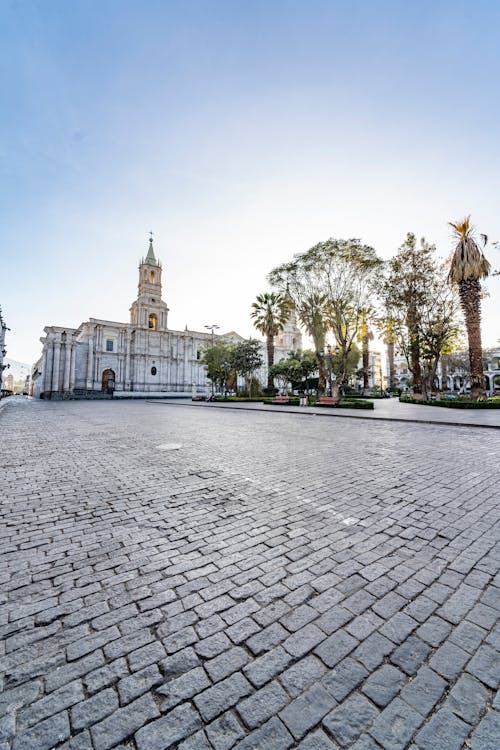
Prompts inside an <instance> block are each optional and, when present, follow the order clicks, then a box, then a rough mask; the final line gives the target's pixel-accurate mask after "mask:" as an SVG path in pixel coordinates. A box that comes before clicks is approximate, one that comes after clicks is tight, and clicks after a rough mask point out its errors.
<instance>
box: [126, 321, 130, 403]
mask: <svg viewBox="0 0 500 750" xmlns="http://www.w3.org/2000/svg"><path fill="white" fill-rule="evenodd" d="M125 390H126V391H129V390H130V331H126V333H125Z"/></svg>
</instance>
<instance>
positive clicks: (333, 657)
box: [314, 630, 359, 667]
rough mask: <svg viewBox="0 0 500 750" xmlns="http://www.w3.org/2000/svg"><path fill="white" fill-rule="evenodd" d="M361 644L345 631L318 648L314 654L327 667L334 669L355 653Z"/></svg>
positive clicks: (332, 636)
mask: <svg viewBox="0 0 500 750" xmlns="http://www.w3.org/2000/svg"><path fill="white" fill-rule="evenodd" d="M358 644H359V642H358V641H357V640H356V638H353V637H352V635H349V633H346V632H345V631H342V630H341V631H337V632H336V633H334V634H333V635H331V636H330V637H329V638H327V639H326V640H324V641H323V643H321V645H320V646H318V647H317V648H316V649H315V651H314V653H315V654H316V655H317V656H319V658H320V659H321V661H323V662H324V663H325V664H326V666H327V667H334V666H335V665H336V664H338V663H339V661H342V659H343V658H344V657H346V656H347V655H348V654H350V653H351V651H353V650H354V649H355V648H356V646H357V645H358Z"/></svg>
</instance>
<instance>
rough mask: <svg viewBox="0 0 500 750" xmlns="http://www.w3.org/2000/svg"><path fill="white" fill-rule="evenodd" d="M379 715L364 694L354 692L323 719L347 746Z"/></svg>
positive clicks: (333, 733)
mask: <svg viewBox="0 0 500 750" xmlns="http://www.w3.org/2000/svg"><path fill="white" fill-rule="evenodd" d="M377 715H378V711H377V709H376V708H375V706H374V705H373V704H372V703H370V701H369V700H367V699H366V698H365V697H364V696H362V695H359V693H354V694H353V695H351V697H350V698H347V700H345V701H343V703H341V704H340V705H339V706H337V708H334V709H333V711H331V712H330V713H329V714H328V716H326V717H325V718H324V719H323V724H324V726H325V727H326V729H327V730H328V732H329V733H330V734H331V735H332V736H333V738H334V739H335V740H336V741H337V742H338V743H339V745H341V746H342V747H346V746H348V745H350V744H351V743H352V742H354V741H355V740H356V739H357V738H358V737H359V736H360V734H362V733H363V732H364V731H365V730H366V729H368V727H370V726H371V725H372V723H373V721H374V720H375V718H376V717H377Z"/></svg>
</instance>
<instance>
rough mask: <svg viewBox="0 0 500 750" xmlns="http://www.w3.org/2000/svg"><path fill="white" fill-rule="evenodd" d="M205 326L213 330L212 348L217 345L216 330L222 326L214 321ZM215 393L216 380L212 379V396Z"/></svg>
mask: <svg viewBox="0 0 500 750" xmlns="http://www.w3.org/2000/svg"><path fill="white" fill-rule="evenodd" d="M205 328H208V330H209V331H211V332H212V349H213V348H214V346H215V331H216V330H218V329H219V328H220V326H218V325H215V323H212V325H210V326H205ZM213 395H214V381H213V380H212V396H213Z"/></svg>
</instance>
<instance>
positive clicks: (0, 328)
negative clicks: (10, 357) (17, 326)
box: [0, 307, 10, 398]
mask: <svg viewBox="0 0 500 750" xmlns="http://www.w3.org/2000/svg"><path fill="white" fill-rule="evenodd" d="M8 330H10V329H9V328H7V325H6V323H5V321H4V319H3V317H2V308H1V307H0V391H1V388H2V380H3V371H4V369H5V368H6V367H8V365H4V363H3V361H4V359H5V355H6V354H7V350H6V349H5V334H6V332H7V331H8ZM0 398H2V395H1V393H0Z"/></svg>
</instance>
